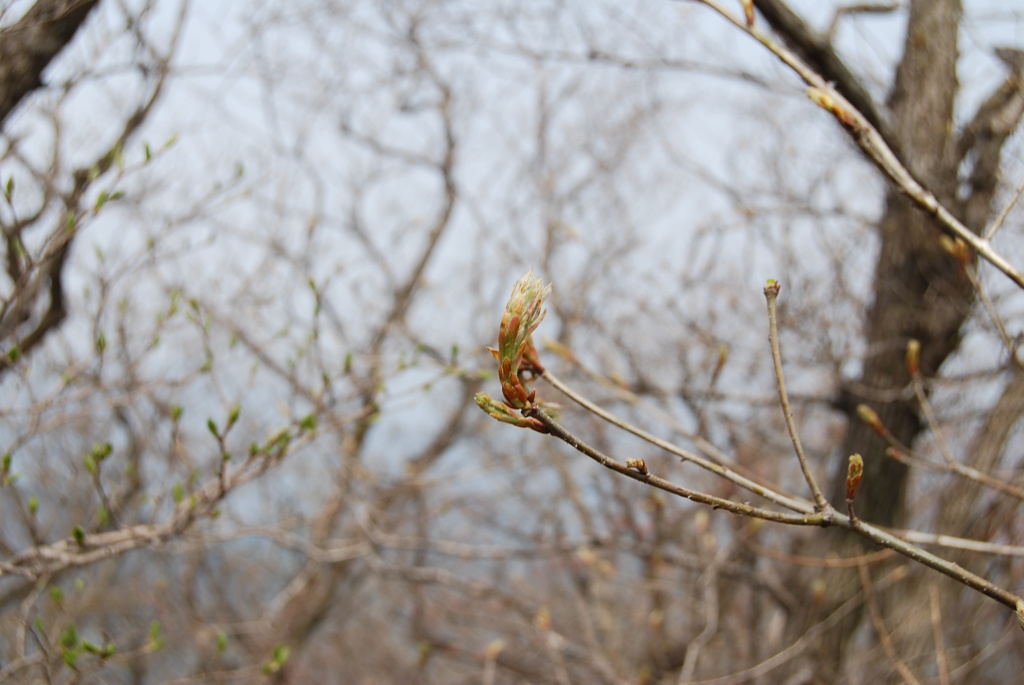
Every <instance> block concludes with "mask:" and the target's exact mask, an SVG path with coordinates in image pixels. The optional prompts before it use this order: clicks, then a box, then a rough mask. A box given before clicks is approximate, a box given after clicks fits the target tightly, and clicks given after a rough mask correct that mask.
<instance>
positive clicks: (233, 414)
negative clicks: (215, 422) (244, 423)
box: [224, 404, 242, 430]
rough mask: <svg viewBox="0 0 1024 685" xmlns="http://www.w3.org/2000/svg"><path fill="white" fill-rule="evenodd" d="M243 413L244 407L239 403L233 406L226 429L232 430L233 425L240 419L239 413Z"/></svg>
mask: <svg viewBox="0 0 1024 685" xmlns="http://www.w3.org/2000/svg"><path fill="white" fill-rule="evenodd" d="M241 413H242V408H241V407H240V406H238V405H237V404H236V405H234V406H233V407H231V411H230V412H229V413H228V425H227V427H225V429H224V430H231V427H232V426H234V425H235V422H236V421H238V415H239V414H241Z"/></svg>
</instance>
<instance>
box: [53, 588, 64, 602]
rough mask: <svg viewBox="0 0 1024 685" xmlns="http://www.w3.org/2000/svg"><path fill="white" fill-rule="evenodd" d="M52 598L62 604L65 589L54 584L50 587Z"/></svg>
mask: <svg viewBox="0 0 1024 685" xmlns="http://www.w3.org/2000/svg"><path fill="white" fill-rule="evenodd" d="M50 599H52V600H53V601H54V603H56V604H60V603H61V602H63V601H64V591H63V590H62V589H60V588H59V587H57V586H56V585H54V586H53V587H51V588H50Z"/></svg>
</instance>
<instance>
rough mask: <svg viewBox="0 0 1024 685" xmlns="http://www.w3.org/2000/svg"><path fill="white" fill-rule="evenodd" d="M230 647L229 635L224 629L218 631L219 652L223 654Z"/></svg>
mask: <svg viewBox="0 0 1024 685" xmlns="http://www.w3.org/2000/svg"><path fill="white" fill-rule="evenodd" d="M227 648H228V636H227V634H226V633H225V632H224V631H223V630H218V631H217V653H218V654H223V653H224V652H225V650H227Z"/></svg>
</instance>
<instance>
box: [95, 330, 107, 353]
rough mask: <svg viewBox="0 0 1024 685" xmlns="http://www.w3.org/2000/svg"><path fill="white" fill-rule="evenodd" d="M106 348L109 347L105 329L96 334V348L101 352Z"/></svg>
mask: <svg viewBox="0 0 1024 685" xmlns="http://www.w3.org/2000/svg"><path fill="white" fill-rule="evenodd" d="M105 349H107V336H105V335H104V334H103V331H100V332H99V334H98V335H97V336H96V350H97V351H98V352H99V353H100V354H103V350H105Z"/></svg>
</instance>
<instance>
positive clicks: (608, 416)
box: [542, 370, 813, 514]
mask: <svg viewBox="0 0 1024 685" xmlns="http://www.w3.org/2000/svg"><path fill="white" fill-rule="evenodd" d="M542 377H543V378H544V380H546V381H547V382H548V383H550V384H551V385H553V386H554V387H555V389H556V390H558V391H559V392H561V393H562V394H563V395H565V396H566V397H568V398H569V399H571V400H572V401H573V402H575V403H576V404H578V405H580V406H581V407H583V408H584V409H586V410H587V411H589V412H590V413H592V414H594V415H596V416H598V417H600V418H602V419H604V420H605V421H607V422H608V423H610V424H612V425H613V426H617V427H618V428H621V429H622V430H624V431H626V432H628V433H632V434H633V435H635V436H637V437H638V438H640V439H641V440H645V441H647V442H649V443H651V444H652V445H654V446H656V447H659V448H661V449H663V450H665V451H666V452H668V453H669V454H674V455H675V456H677V457H679V458H680V459H682V460H683V461H688V462H691V463H693V464H696V465H697V466H699V467H701V468H702V469H705V470H707V471H710V472H711V473H713V474H715V475H716V476H721V477H722V478H725V479H726V480H728V481H730V482H731V483H735V484H736V485H738V486H740V487H741V488H743V489H744V490H748V491H750V492H752V493H754V494H755V495H759V496H761V497H763V498H765V499H766V500H768V501H769V502H774V503H776V504H778V505H780V506H783V507H786V508H787V509H790V510H792V511H796V512H799V513H804V514H809V513H811V511H813V509H812V507H811V505H810V503H809V502H807V501H806V500H802V499H795V498H793V497H789V496H787V495H783V494H781V493H779V492H776V491H775V490H772V489H771V488H768V487H765V486H764V485H762V484H760V483H758V482H756V481H753V480H751V479H749V478H747V477H745V476H742V475H740V474H738V473H736V472H735V471H733V470H732V469H730V468H729V467H728V466H724V465H722V464H717V463H715V462H713V461H711V460H710V459H705V458H704V457H702V456H700V455H699V454H695V453H693V452H690V451H688V450H684V449H683V448H682V447H679V446H678V445H673V444H672V443H670V442H668V441H666V440H662V439H661V438H659V437H657V436H655V435H651V434H650V433H648V432H647V431H645V430H643V429H642V428H639V427H637V426H634V425H633V424H631V423H629V422H628V421H625V420H623V419H621V418H619V417H617V416H615V415H614V414H612V413H611V412H608V411H606V410H604V409H602V408H601V407H599V406H597V405H596V404H594V403H593V402H591V401H590V400H588V399H586V398H585V397H583V396H582V395H580V394H578V393H577V392H576V391H574V390H573V389H572V388H570V387H569V386H567V385H566V384H565V383H563V382H562V381H561V380H560V379H559V378H557V377H556V376H555V375H554V374H553V373H551V371H550V370H545V371H544V374H543V376H542Z"/></svg>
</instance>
